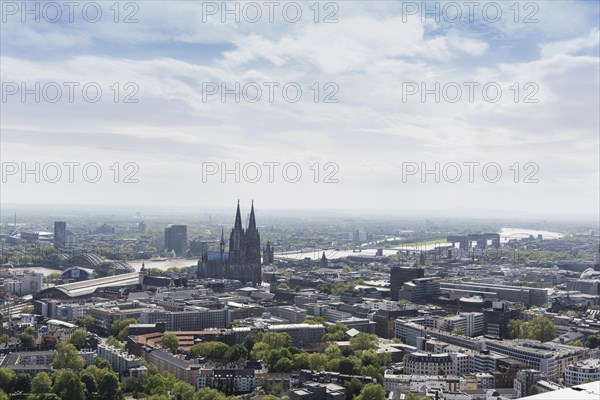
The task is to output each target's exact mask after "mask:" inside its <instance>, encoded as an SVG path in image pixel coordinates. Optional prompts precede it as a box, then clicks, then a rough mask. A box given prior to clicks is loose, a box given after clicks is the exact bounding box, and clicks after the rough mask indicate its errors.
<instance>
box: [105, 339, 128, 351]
mask: <svg viewBox="0 0 600 400" xmlns="http://www.w3.org/2000/svg"><path fill="white" fill-rule="evenodd" d="M106 344H108V345H109V346H113V347H116V348H117V349H124V348H125V346H123V343H121V342H120V341H119V339H117V338H116V337H114V336H109V337H108V339H106Z"/></svg>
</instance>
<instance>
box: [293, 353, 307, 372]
mask: <svg viewBox="0 0 600 400" xmlns="http://www.w3.org/2000/svg"><path fill="white" fill-rule="evenodd" d="M309 366H310V364H309V362H308V353H298V354H294V369H295V370H300V369H306V368H309Z"/></svg>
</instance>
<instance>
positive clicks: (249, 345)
mask: <svg viewBox="0 0 600 400" xmlns="http://www.w3.org/2000/svg"><path fill="white" fill-rule="evenodd" d="M261 338H262V333H251V334H249V335H247V336H246V337H245V338H244V342H243V343H242V344H243V345H244V347H245V348H246V350H248V353H250V352H251V351H252V349H253V348H254V345H255V344H256V343H258V342H260V340H261Z"/></svg>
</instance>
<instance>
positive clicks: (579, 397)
mask: <svg viewBox="0 0 600 400" xmlns="http://www.w3.org/2000/svg"><path fill="white" fill-rule="evenodd" d="M524 399H527V400H598V399H600V381H596V382H590V383H584V384H583V385H577V386H573V387H570V388H567V389H560V390H555V391H553V392H546V393H540V394H536V395H533V396H528V397H524Z"/></svg>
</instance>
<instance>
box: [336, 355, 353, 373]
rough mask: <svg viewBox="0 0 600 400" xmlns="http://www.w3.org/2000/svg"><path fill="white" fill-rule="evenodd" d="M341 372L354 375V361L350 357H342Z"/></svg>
mask: <svg viewBox="0 0 600 400" xmlns="http://www.w3.org/2000/svg"><path fill="white" fill-rule="evenodd" d="M338 368H339V372H340V374H345V375H352V373H353V372H354V363H353V362H352V361H351V360H350V359H349V358H346V357H344V358H342V359H341V360H340V365H339V367H338Z"/></svg>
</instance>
